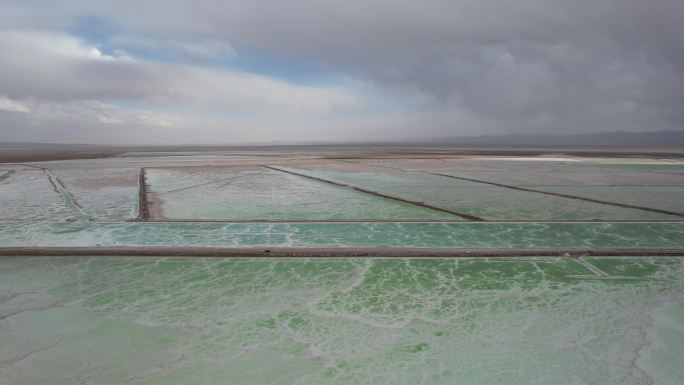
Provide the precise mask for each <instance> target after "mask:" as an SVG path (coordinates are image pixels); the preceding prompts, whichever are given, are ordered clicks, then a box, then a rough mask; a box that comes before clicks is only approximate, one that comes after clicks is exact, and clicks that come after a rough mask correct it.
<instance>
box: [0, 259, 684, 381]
mask: <svg viewBox="0 0 684 385" xmlns="http://www.w3.org/2000/svg"><path fill="white" fill-rule="evenodd" d="M682 357H684V265H683V260H682V259H679V258H601V257H596V258H586V259H581V260H575V259H569V258H525V257H522V258H516V259H496V258H492V259H473V258H462V259H391V258H390V259H343V258H330V259H323V258H320V259H317V258H306V259H304V258H302V259H295V258H289V259H258V258H256V259H250V258H235V259H199V258H198V259H191V258H105V257H92V258H88V257H83V258H76V257H73V258H70V257H50V258H29V257H22V258H4V259H0V384H13V385H21V384H79V383H81V384H93V385H96V384H106V385H112V384H137V385H142V384H164V385H173V384H196V385H202V384H207V385H216V384H532V383H544V384H558V385H562V384H592V385H596V384H645V383H657V384H679V383H681V382H680V380H681V378H682V376H683V375H684V371H683V370H684V369H683V368H684V365H682V363H683V362H682Z"/></svg>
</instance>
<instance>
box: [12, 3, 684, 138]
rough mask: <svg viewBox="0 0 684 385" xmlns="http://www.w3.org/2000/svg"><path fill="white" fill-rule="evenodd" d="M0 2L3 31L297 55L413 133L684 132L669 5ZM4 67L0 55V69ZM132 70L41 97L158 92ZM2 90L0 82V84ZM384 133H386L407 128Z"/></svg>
mask: <svg viewBox="0 0 684 385" xmlns="http://www.w3.org/2000/svg"><path fill="white" fill-rule="evenodd" d="M3 7H4V8H6V10H7V12H5V15H9V16H6V17H3V16H0V22H2V23H3V24H4V25H5V26H6V28H8V29H13V28H14V29H26V28H32V29H44V30H53V31H59V30H68V29H69V28H71V27H73V25H74V23H76V22H77V21H78V20H81V19H82V18H83V17H91V18H93V20H106V21H107V25H108V29H107V30H108V31H110V32H109V33H111V34H114V36H109V39H110V40H111V41H133V42H135V41H136V40H138V41H142V42H144V45H145V46H146V47H150V46H155V45H163V44H166V45H169V44H170V43H169V42H182V44H181V43H177V44H176V46H179V47H180V46H183V47H189V46H193V47H199V48H197V51H198V52H214V51H216V50H215V49H214V50H212V49H202V48H201V47H202V45H203V44H205V45H206V46H207V47H216V46H217V44H221V42H222V43H225V44H226V46H228V47H231V49H234V50H235V52H236V54H237V55H240V54H241V51H242V50H245V51H247V50H256V51H260V52H267V53H269V54H271V55H284V56H290V57H293V56H294V57H302V58H304V59H306V60H308V61H312V62H318V63H321V64H323V65H325V66H326V67H327V68H330V69H331V70H332V71H335V72H336V73H339V74H342V75H344V76H349V77H353V78H355V79H357V80H358V81H359V82H362V83H365V84H368V85H369V87H373V89H374V90H375V91H373V92H374V98H375V99H380V100H379V101H378V100H375V102H374V103H376V104H379V105H384V106H387V105H389V106H392V105H393V103H397V100H413V102H411V103H409V104H410V106H411V108H412V109H415V114H414V115H412V116H410V117H407V116H405V115H396V117H395V119H392V117H391V115H392V108H389V109H388V110H387V111H381V112H382V114H383V116H382V118H377V119H376V120H377V121H383V122H385V123H386V124H388V125H391V124H393V123H392V122H399V121H401V122H404V123H405V122H406V121H412V122H421V123H416V124H417V125H419V126H420V130H421V132H420V134H419V135H425V136H431V135H434V136H444V135H448V134H450V133H453V134H454V135H458V134H461V133H468V134H473V133H484V134H489V133H518V132H520V133H528V132H561V131H562V132H591V131H603V130H620V129H625V130H657V129H678V128H682V127H684V109H682V108H681V107H680V105H681V101H682V100H684V22H682V20H683V19H684V1H681V0H653V1H644V0H602V1H595V0H594V1H589V0H572V1H567V0H451V1H445V0H427V1H405V0H394V1H388V0H364V1H361V0H348V1H335V2H330V1H320V0H295V1H287V2H283V1H277V0H232V1H217V0H212V1H209V0H197V1H193V2H177V1H176V2H169V1H161V0H159V1H145V2H139V1H137V2H132V1H98V2H86V1H62V2H45V3H43V5H42V6H38V5H35V4H33V5H31V6H27V5H25V4H24V3H20V2H15V3H12V2H10V3H9V4H8V5H5V6H3ZM46 13H50V14H54V17H51V18H46V17H45V14H46ZM17 15H20V16H17ZM116 34H120V36H116ZM100 38H101V39H104V38H105V37H102V36H100ZM117 39H118V40H117ZM170 45H173V44H170ZM219 47H222V46H220V45H219ZM7 60H8V59H0V67H2V65H3V64H5V63H3V62H6V61H7ZM29 64H31V63H29ZM146 68H148V67H140V66H133V67H131V68H126V65H123V64H118V65H116V66H113V67H111V68H108V67H107V65H106V64H102V63H100V64H98V66H97V68H87V67H86V68H83V69H79V71H81V70H82V73H83V74H84V75H86V76H87V77H86V79H88V81H91V82H95V83H97V82H101V86H100V87H99V88H98V91H97V92H101V93H102V95H98V93H97V92H96V93H94V94H93V93H88V90H90V86H86V85H71V86H70V85H67V84H61V83H59V82H57V83H56V85H55V87H54V92H55V93H57V94H59V93H60V92H64V93H75V94H79V93H84V94H85V95H88V96H89V97H91V98H97V97H119V98H132V99H136V98H141V99H145V98H154V95H152V96H150V95H148V94H145V95H140V94H139V93H140V92H143V91H144V93H147V92H151V93H153V94H154V93H156V92H160V91H159V90H163V89H164V82H165V81H166V78H165V77H164V76H159V75H158V73H156V72H155V71H148V72H145V71H147V69H146ZM7 72H8V71H5V74H3V75H0V76H3V77H4V76H9V75H6V74H7ZM138 77H139V78H138ZM121 78H124V79H131V78H135V79H138V80H135V81H134V83H148V82H149V83H155V82H158V83H160V84H161V85H160V86H154V87H144V90H143V91H140V90H130V89H119V88H117V84H131V82H130V81H128V82H121V81H120V79H121ZM97 79H101V80H99V81H98V80H97ZM48 80H49V79H42V78H40V77H38V78H37V80H36V81H37V82H39V83H40V84H44V82H46V81H48ZM7 84H11V80H10V81H7V79H4V81H3V85H7ZM32 87H33V86H32V84H31V83H30V82H29V83H28V84H27V85H26V86H25V87H24V91H23V92H24V93H25V95H28V96H29V97H30V96H31V94H32V93H33V94H36V93H38V91H32V89H33V88H32ZM36 87H38V86H36ZM38 88H39V87H38ZM21 89H22V87H21V86H20V85H16V87H12V88H11V92H12V95H19V96H25V95H20V92H21V91H20V90H21ZM103 90H110V91H111V94H110V95H107V92H105V91H103ZM9 92H10V91H4V92H3V90H0V94H2V93H5V94H8V93H9ZM12 95H9V96H10V97H11V96H12ZM53 97H55V98H56V97H58V95H53ZM397 98H398V99H397ZM383 100H384V103H383ZM400 108H401V106H400ZM360 115H362V116H363V117H364V118H367V116H368V112H367V111H364V112H363V113H360ZM334 118H335V117H330V119H334ZM372 120H373V119H370V120H369V119H366V120H364V121H363V122H362V123H359V126H365V125H367V124H368V122H369V121H372ZM344 121H345V122H349V124H353V121H354V119H352V118H350V117H349V116H345V119H344ZM334 126H336V125H334ZM396 126H397V131H396V134H397V136H399V137H407V136H409V137H410V136H412V135H413V133H415V131H416V129H417V127H415V126H411V125H406V124H396ZM383 132H385V131H383ZM413 136H416V135H413ZM359 139H363V138H359Z"/></svg>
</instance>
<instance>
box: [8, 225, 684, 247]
mask: <svg viewBox="0 0 684 385" xmlns="http://www.w3.org/2000/svg"><path fill="white" fill-rule="evenodd" d="M96 245H102V246H113V245H119V246H227V247H257V246H272V247H290V246H292V247H338V246H339V247H429V248H580V249H581V248H645V249H663V248H671V249H677V248H684V224H682V223H676V222H673V223H491V222H490V223H486V222H479V223H475V222H456V223H152V222H129V223H92V222H88V221H81V222H73V223H33V222H26V221H14V222H11V221H8V222H0V246H3V247H9V246H14V247H17V246H69V247H77V246H96Z"/></svg>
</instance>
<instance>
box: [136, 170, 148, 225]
mask: <svg viewBox="0 0 684 385" xmlns="http://www.w3.org/2000/svg"><path fill="white" fill-rule="evenodd" d="M138 186H139V189H138V218H137V219H138V220H139V221H147V220H149V219H150V209H149V202H148V201H147V199H148V196H147V195H148V194H147V181H146V180H145V168H141V169H140V173H139V176H138Z"/></svg>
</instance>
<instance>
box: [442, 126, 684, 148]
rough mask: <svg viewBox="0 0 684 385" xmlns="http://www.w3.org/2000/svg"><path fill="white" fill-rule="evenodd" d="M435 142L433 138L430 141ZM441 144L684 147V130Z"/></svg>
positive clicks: (532, 136)
mask: <svg viewBox="0 0 684 385" xmlns="http://www.w3.org/2000/svg"><path fill="white" fill-rule="evenodd" d="M430 142H432V141H430ZM437 142H438V143H442V144H450V145H458V146H491V145H502V146H640V147H641V146H643V147H652V146H665V147H680V146H684V130H680V131H653V132H623V131H613V132H597V133H591V134H566V135H551V134H511V135H487V136H472V137H449V138H442V139H440V140H437Z"/></svg>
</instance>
